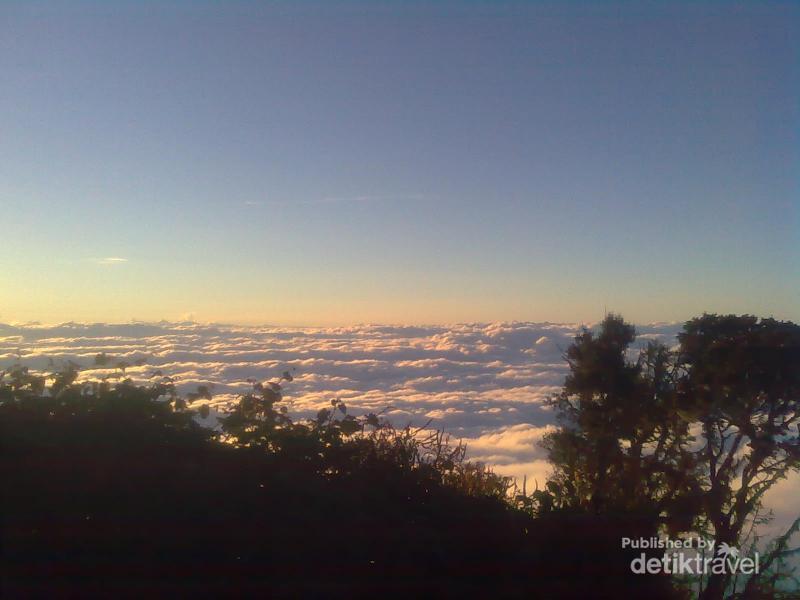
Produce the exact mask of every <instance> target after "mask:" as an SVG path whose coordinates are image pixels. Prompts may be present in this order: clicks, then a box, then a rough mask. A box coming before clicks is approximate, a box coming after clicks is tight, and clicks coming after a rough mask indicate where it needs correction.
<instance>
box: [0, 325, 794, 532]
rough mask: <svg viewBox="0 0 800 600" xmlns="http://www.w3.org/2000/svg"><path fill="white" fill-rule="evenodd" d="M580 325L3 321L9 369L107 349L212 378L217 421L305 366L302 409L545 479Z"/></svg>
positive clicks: (788, 502)
mask: <svg viewBox="0 0 800 600" xmlns="http://www.w3.org/2000/svg"><path fill="white" fill-rule="evenodd" d="M679 329H680V325H676V324H655V325H645V326H638V327H637V331H638V333H639V337H638V338H637V342H636V343H637V345H638V346H642V345H644V344H645V343H646V342H647V340H650V339H660V340H662V341H664V342H666V343H670V344H671V343H672V342H674V340H675V336H676V334H677V332H678V331H679ZM578 330H579V326H578V325H564V324H551V323H518V322H515V323H490V324H463V325H455V326H451V327H415V326H378V325H362V326H355V327H342V328H285V327H235V326H225V325H200V324H196V323H192V322H185V323H166V322H161V323H133V324H122V325H113V324H81V323H64V324H61V325H55V326H43V325H37V324H28V325H4V324H0V368H5V367H7V366H9V365H11V364H13V363H14V362H16V361H17V360H21V361H22V362H23V364H25V365H27V366H29V367H31V368H33V369H41V370H46V369H48V368H51V367H50V366H49V365H50V361H51V360H52V361H54V362H55V363H56V364H59V363H63V362H66V361H74V362H76V363H78V364H80V365H82V366H84V367H87V368H88V370H87V372H86V373H85V376H86V377H92V376H100V375H103V374H104V373H105V372H107V370H104V369H98V368H95V367H93V363H94V357H95V356H96V355H97V354H99V353H101V352H104V353H106V354H107V355H110V356H113V357H115V358H117V359H119V360H124V361H126V362H128V363H130V364H134V363H136V362H137V361H141V362H142V364H141V365H140V366H132V367H130V368H128V370H127V374H128V375H129V376H131V377H132V378H134V379H135V380H146V379H148V378H149V377H150V376H151V375H152V373H153V372H154V371H155V370H161V371H162V372H163V373H164V374H165V375H170V376H172V377H173V378H174V379H175V380H176V383H177V385H178V387H179V388H180V389H181V390H182V391H184V392H187V391H193V390H194V389H195V388H196V387H197V386H198V385H208V386H210V387H211V388H212V391H213V393H214V400H213V402H212V405H213V407H214V408H215V410H212V414H211V416H210V417H209V420H208V422H209V424H211V423H213V419H214V418H215V414H216V412H217V411H218V410H221V409H223V408H224V406H225V404H227V403H229V402H231V401H233V400H234V398H235V397H236V395H237V394H240V393H242V392H244V391H246V390H248V389H249V387H250V384H248V383H247V379H248V378H255V379H259V380H264V379H269V378H274V377H277V376H278V375H279V374H280V373H282V372H283V371H284V370H286V369H290V370H291V369H293V373H294V376H295V379H294V381H293V382H291V383H289V384H288V385H287V386H286V396H287V398H288V399H290V400H291V401H292V403H293V409H292V412H293V414H294V415H295V417H297V418H304V417H310V416H311V415H313V414H315V413H316V411H317V410H319V408H321V407H323V406H326V405H328V404H329V402H330V400H331V399H332V398H340V399H342V400H343V401H344V402H345V403H346V404H347V406H348V411H349V412H350V413H352V414H363V413H366V412H378V411H384V415H385V416H387V417H388V418H389V419H390V420H391V421H392V422H393V423H394V424H395V425H397V426H403V425H406V424H407V423H411V424H413V425H416V426H421V425H424V424H425V423H427V422H428V421H430V422H431V424H430V426H431V427H437V428H444V429H445V430H446V431H448V432H449V433H450V434H451V435H452V436H453V437H454V438H460V439H463V440H464V441H465V442H466V443H467V445H468V454H469V456H470V457H471V458H473V459H477V460H481V461H484V462H486V463H488V464H490V465H492V466H493V468H494V469H495V471H496V472H498V473H501V474H504V475H511V476H515V477H519V478H521V477H522V476H527V477H528V480H529V482H534V480H535V481H537V482H539V483H540V484H541V483H542V482H543V480H544V478H545V477H546V475H547V469H548V466H547V462H546V461H545V456H544V453H543V452H542V450H541V448H539V446H538V442H539V440H541V437H542V435H543V434H544V433H545V432H547V430H548V429H549V428H550V427H552V424H553V414H552V412H551V411H550V410H549V409H548V408H547V406H546V404H545V402H544V401H545V399H546V398H547V397H548V396H549V395H550V394H553V393H555V392H557V391H558V390H559V389H560V387H561V385H562V384H563V380H564V376H565V375H566V371H567V365H566V363H565V362H564V359H563V353H564V350H566V348H567V347H568V346H569V344H570V343H571V341H572V339H573V337H574V336H575V334H576V333H577V332H578ZM532 485H535V484H533V483H532ZM798 493H800V477H797V476H796V475H794V476H792V477H790V478H789V480H787V481H784V482H781V483H780V484H779V485H778V486H776V488H775V489H774V490H772V491H771V492H770V494H769V495H768V497H767V504H768V507H769V508H772V509H774V511H775V516H776V519H775V521H773V522H772V523H771V524H770V525H769V526H767V527H765V528H763V531H764V533H765V534H766V535H767V536H768V537H769V536H771V535H774V534H776V533H778V532H779V531H781V530H785V527H786V525H787V524H788V523H789V522H790V521H791V519H793V518H794V517H795V516H796V514H795V513H796V502H795V501H794V498H796V497H797V494H798Z"/></svg>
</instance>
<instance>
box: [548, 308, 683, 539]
mask: <svg viewBox="0 0 800 600" xmlns="http://www.w3.org/2000/svg"><path fill="white" fill-rule="evenodd" d="M634 339H635V329H634V327H633V326H632V325H630V324H628V323H626V322H625V321H624V320H623V319H622V317H620V316H618V315H614V314H611V315H608V316H607V317H606V318H605V320H604V321H603V322H602V323H601V325H600V327H599V331H598V332H597V333H596V334H595V333H593V332H592V331H590V330H588V329H585V328H584V329H583V330H582V331H581V333H579V334H578V335H577V336H576V338H575V341H574V342H573V344H572V345H571V346H570V347H569V348H568V350H567V352H566V360H567V362H568V364H569V369H570V372H569V374H568V375H567V378H566V380H565V384H564V389H563V391H562V392H561V394H559V395H558V396H557V397H555V398H554V399H553V400H552V405H553V406H554V407H555V408H556V409H557V411H558V419H559V425H560V426H559V428H558V429H557V430H556V431H555V432H553V433H552V434H550V435H548V436H546V438H545V442H544V445H545V447H546V449H547V450H548V453H549V458H550V461H551V462H552V463H553V468H554V474H553V476H552V478H551V479H550V481H549V482H548V490H549V491H550V492H551V493H553V495H554V496H555V501H554V504H555V505H556V506H560V507H563V508H572V509H582V510H587V511H590V512H592V513H594V514H598V515H599V514H604V513H609V512H624V513H627V514H629V515H630V516H633V515H636V516H637V517H638V518H640V519H642V520H643V522H644V523H646V524H647V523H649V527H651V528H655V527H656V526H657V524H658V523H659V522H667V523H668V524H669V525H671V526H672V528H673V529H678V530H680V529H683V528H686V527H687V526H688V525H689V524H690V523H691V520H692V515H691V511H689V510H687V505H688V502H687V501H686V499H687V498H689V497H690V496H691V493H692V492H693V491H694V490H695V489H696V483H695V481H694V479H693V477H692V471H693V463H692V457H691V455H690V454H689V453H688V451H687V450H686V448H687V444H688V440H689V430H688V423H687V422H686V421H685V420H684V419H682V418H680V416H679V413H678V411H677V406H676V402H677V400H678V397H677V396H676V394H675V385H674V382H675V371H674V367H673V361H672V354H671V353H670V351H669V350H668V349H667V348H666V347H665V346H663V345H662V344H658V343H655V342H651V343H650V344H648V345H647V347H646V348H644V349H643V350H642V351H641V352H640V354H639V357H638V360H637V361H636V362H632V361H631V360H630V359H629V358H628V354H629V349H630V346H631V344H632V343H633V341H634ZM687 515H688V517H687ZM653 533H654V531H653Z"/></svg>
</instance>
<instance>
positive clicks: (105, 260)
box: [95, 256, 128, 266]
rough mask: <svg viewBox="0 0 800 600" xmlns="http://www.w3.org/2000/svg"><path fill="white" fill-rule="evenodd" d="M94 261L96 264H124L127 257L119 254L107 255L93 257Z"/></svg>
mask: <svg viewBox="0 0 800 600" xmlns="http://www.w3.org/2000/svg"><path fill="white" fill-rule="evenodd" d="M95 262H96V263H97V264H98V265H107V266H111V265H122V264H125V263H126V262H128V259H127V258H120V257H119V256H107V257H105V258H98V259H95Z"/></svg>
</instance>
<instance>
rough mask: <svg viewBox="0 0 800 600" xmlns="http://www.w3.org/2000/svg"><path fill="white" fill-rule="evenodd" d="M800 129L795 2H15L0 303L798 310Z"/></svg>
mask: <svg viewBox="0 0 800 600" xmlns="http://www.w3.org/2000/svg"><path fill="white" fill-rule="evenodd" d="M798 142H800V5H798V4H796V3H789V2H785V3H764V2H761V3H757V4H755V3H754V4H747V3H734V2H725V3H723V2H717V3H707V4H701V3H694V2H693V3H690V4H689V3H686V4H680V3H646V2H626V3H612V2H603V3H589V2H583V3H578V2H575V3H553V4H546V3H488V2H486V3H481V2H462V3H447V2H441V3H417V2H409V3H403V4H400V3H389V2H384V3H379V2H375V3H370V4H358V3H336V4H334V3H324V4H317V3H274V4H268V5H261V4H258V5H257V4H256V3H224V4H223V3H191V4H190V3H163V2H158V3H157V2H143V3H112V2H96V3H44V2H24V3H22V2H20V3H14V2H3V3H2V4H0V211H1V212H0V251H1V252H0V321H5V322H8V321H27V320H41V321H45V322H55V321H65V320H79V321H127V320H130V319H144V320H156V319H161V318H166V319H173V320H174V319H179V318H184V317H186V316H187V315H191V316H192V317H194V318H196V319H198V320H201V321H228V322H251V323H267V322H268V323H278V324H281V323H286V324H308V325H316V324H318V325H330V324H347V323H354V322H415V323H434V322H456V321H474V320H480V321H489V320H511V319H519V320H536V321H542V320H550V321H582V320H587V321H591V320H596V319H598V318H600V317H602V314H603V311H604V310H605V309H608V310H615V311H620V312H622V313H623V315H624V316H625V317H626V318H628V319H629V320H633V321H637V322H644V321H653V320H682V319H686V318H689V317H691V316H693V315H695V314H699V313H701V312H703V311H712V312H752V313H756V314H759V315H774V316H776V317H779V318H789V319H793V320H800V208H799V207H798V205H799V204H800V200H799V199H800V185H798V182H799V175H800V160H799V159H800V145H799V144H798ZM122 259H124V260H122Z"/></svg>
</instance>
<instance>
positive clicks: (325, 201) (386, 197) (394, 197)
mask: <svg viewBox="0 0 800 600" xmlns="http://www.w3.org/2000/svg"><path fill="white" fill-rule="evenodd" d="M429 197H430V196H428V195H426V194H361V195H355V196H323V197H322V198H311V199H301V200H265V201H261V200H245V201H244V202H243V203H242V204H244V206H248V207H257V206H324V205H341V204H371V203H379V202H400V201H416V200H424V199H426V198H429Z"/></svg>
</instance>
